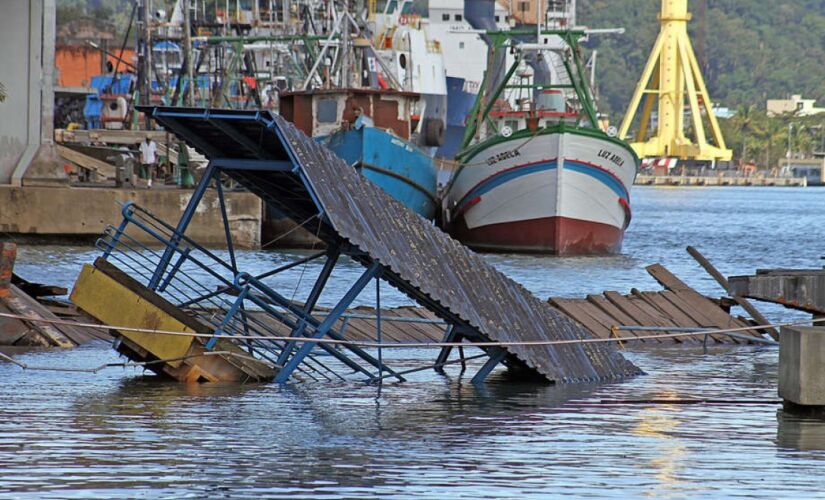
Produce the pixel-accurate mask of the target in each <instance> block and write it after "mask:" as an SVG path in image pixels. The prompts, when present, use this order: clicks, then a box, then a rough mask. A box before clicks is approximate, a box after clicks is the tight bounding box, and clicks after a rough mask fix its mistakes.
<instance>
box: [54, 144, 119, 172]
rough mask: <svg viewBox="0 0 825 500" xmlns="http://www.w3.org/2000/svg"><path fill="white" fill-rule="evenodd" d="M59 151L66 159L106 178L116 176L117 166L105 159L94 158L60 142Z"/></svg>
mask: <svg viewBox="0 0 825 500" xmlns="http://www.w3.org/2000/svg"><path fill="white" fill-rule="evenodd" d="M57 153H58V154H59V155H60V156H61V157H62V158H63V159H64V160H68V161H70V162H72V163H74V164H75V165H77V166H78V167H80V168H84V169H86V170H91V171H92V172H94V173H96V174H97V175H99V176H101V177H103V178H104V179H114V178H115V167H114V166H112V165H110V164H108V163H106V162H105V161H100V160H98V159H97V158H92V157H91V156H89V155H85V154H83V153H81V152H79V151H75V150H74V149H71V148H68V147H66V146H61V145H59V144H58V145H57Z"/></svg>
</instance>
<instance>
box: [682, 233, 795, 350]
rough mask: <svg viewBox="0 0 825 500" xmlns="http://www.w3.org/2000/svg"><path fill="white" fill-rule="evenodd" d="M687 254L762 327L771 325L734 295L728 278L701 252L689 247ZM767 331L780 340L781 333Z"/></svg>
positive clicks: (752, 307) (770, 329)
mask: <svg viewBox="0 0 825 500" xmlns="http://www.w3.org/2000/svg"><path fill="white" fill-rule="evenodd" d="M687 252H688V253H689V254H690V256H691V257H693V258H694V259H695V260H696V262H698V263H699V265H700V266H702V268H704V270H705V271H707V272H708V274H710V275H711V276H712V277H713V279H715V280H716V282H717V283H719V286H721V287H722V288H723V289H724V290H725V292H726V293H727V294H728V296H730V297H731V298H732V299H733V300H734V301H735V302H736V303H737V304H739V305H740V306H742V309H744V310H745V311H746V312H747V313H748V314H750V315H751V317H752V318H753V319H754V320H756V321H757V322H758V323H759V324H761V325H769V324H770V323H771V322H770V321H768V319H767V318H765V316H763V315H762V313H760V312H759V310H758V309H757V308H756V307H754V305H753V304H751V303H750V301H749V300H748V299H746V298H744V297H740V296H739V295H737V294H735V293H733V290H732V288H731V286H730V283H729V282H728V280H727V278H725V277H724V276H723V275H722V273H720V272H719V270H718V269H716V268H715V267H714V266H713V264H711V263H710V261H709V260H708V259H706V258H705V256H704V255H702V254H701V252H699V250H697V249H695V248H694V247H692V246H688V247H687ZM765 331H767V332H768V335H770V336H771V338H773V339H774V340H778V339H779V332H777V331H776V329H775V328H765Z"/></svg>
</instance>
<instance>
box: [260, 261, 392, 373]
mask: <svg viewBox="0 0 825 500" xmlns="http://www.w3.org/2000/svg"><path fill="white" fill-rule="evenodd" d="M381 270H382V268H381V264H379V263H378V262H377V261H375V262H373V263H372V264H370V266H369V267H368V268H367V270H366V271H364V273H363V274H362V275H361V277H360V278H358V280H357V281H356V282H355V284H353V285H352V288H350V289H349V290H348V291H347V293H345V294H344V296H343V297H342V298H341V300H339V301H338V303H337V304H336V305H335V307H333V308H332V311H330V313H329V315H328V316H327V318H326V319H325V320H324V321H323V322H322V323H321V324H320V325H318V328H316V330H315V332H314V333H313V335H312V338H315V339H320V338H321V337H323V336H324V335H326V334H327V333H328V332H329V331H330V329H332V326H333V325H334V324H335V322H336V321H338V318H339V317H340V316H341V315H342V314H343V313H344V311H346V310H347V308H348V307H349V306H350V304H352V301H353V300H355V298H356V297H358V294H360V293H361V291H362V290H363V289H364V287H365V286H367V284H368V283H369V282H370V281H371V280H372V279H373V278H376V277H378V276H380V275H381ZM314 347H315V342H307V343H304V345H302V346H301V348H300V349H298V352H296V353H295V355H294V356H292V358H290V360H289V361H288V362H287V363H286V365H284V367H283V368H282V369H281V370H279V371H278V375H277V376H276V377H275V382H277V383H279V384H283V383H284V382H286V381H287V380H289V376H290V375H291V374H292V372H293V371H295V368H297V367H298V365H300V364H301V362H302V361H303V360H304V358H305V357H306V356H307V355H308V354H309V353H310V352H311V351H312V349H313V348H314Z"/></svg>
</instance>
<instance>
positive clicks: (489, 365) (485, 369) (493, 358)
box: [470, 347, 507, 384]
mask: <svg viewBox="0 0 825 500" xmlns="http://www.w3.org/2000/svg"><path fill="white" fill-rule="evenodd" d="M487 354H488V355H489V356H490V357H489V358H488V359H487V362H486V363H484V366H482V367H481V368H480V369H479V370H478V372H477V373H476V374H475V376H474V377H473V378H472V380H470V382H472V383H473V384H483V383H484V380H485V379H486V378H487V376H488V375H490V372H492V371H493V368H495V367H496V366H498V364H499V363H501V362H502V361H504V358H505V357H507V351H506V350H504V349H502V348H501V347H493V348H492V349H489V350H488V351H487Z"/></svg>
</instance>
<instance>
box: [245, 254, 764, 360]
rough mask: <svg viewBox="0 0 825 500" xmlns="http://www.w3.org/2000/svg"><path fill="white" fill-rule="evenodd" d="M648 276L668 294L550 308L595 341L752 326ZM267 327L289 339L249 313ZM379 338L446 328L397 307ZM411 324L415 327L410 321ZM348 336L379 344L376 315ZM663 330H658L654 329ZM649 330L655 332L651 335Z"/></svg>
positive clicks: (347, 323)
mask: <svg viewBox="0 0 825 500" xmlns="http://www.w3.org/2000/svg"><path fill="white" fill-rule="evenodd" d="M647 270H648V272H649V273H650V274H651V275H652V276H653V277H654V278H655V279H656V280H657V281H659V283H661V284H662V285H663V286H664V287H665V290H661V291H658V292H651V291H639V290H636V289H633V290H631V292H630V293H629V294H626V295H623V294H621V293H619V292H615V291H605V292H603V293H602V294H599V295H593V294H591V295H587V296H586V297H585V298H582V299H574V298H564V297H553V298H551V299H549V302H550V304H551V305H552V306H553V307H555V308H557V309H559V310H560V311H562V312H563V313H565V314H567V315H568V316H570V317H572V318H573V319H575V320H576V321H578V322H579V323H580V324H581V325H582V326H584V327H585V328H587V329H588V330H589V331H590V332H591V333H593V335H595V336H597V337H601V338H609V337H614V336H618V337H620V338H633V337H646V336H650V335H655V334H671V333H674V332H673V331H672V330H669V329H670V328H712V329H724V328H741V327H746V326H750V324H749V323H748V322H747V320H745V319H741V318H736V317H733V316H731V315H730V314H729V313H728V312H727V311H725V310H724V309H723V308H722V307H721V306H720V305H719V304H718V303H716V302H715V301H713V300H711V299H709V298H707V297H705V296H703V295H702V294H700V293H699V292H697V291H696V290H694V289H692V288H691V287H689V286H688V285H687V284H685V283H684V282H682V281H681V280H680V279H678V278H677V277H676V276H674V275H673V274H672V273H671V272H670V271H668V270H667V269H665V268H664V267H663V266H661V265H658V264H656V265H653V266H650V267H648V268H647ZM325 312H326V310H325V309H324V308H316V310H315V314H316V315H318V316H321V317H322V316H323V315H324V313H325ZM251 314H253V315H255V316H256V318H257V319H258V320H259V321H261V322H263V323H265V324H266V325H267V327H268V328H269V329H270V331H271V333H272V334H273V335H289V334H290V331H289V329H288V328H286V327H285V326H284V325H283V324H282V323H279V322H277V321H272V320H271V319H270V318H269V317H268V316H267V315H264V314H259V313H254V312H253V313H251ZM381 318H382V322H381V333H382V337H383V339H384V341H385V342H420V343H426V342H440V341H441V340H443V338H444V333H445V331H446V325H445V324H444V323H443V322H441V321H440V320H439V319H438V317H436V316H435V315H434V314H433V313H431V312H430V311H428V310H426V309H423V308H420V307H397V308H391V309H382V311H381ZM411 320H412V321H411ZM615 326H625V327H627V326H641V327H645V329H644V330H621V331H616V332H615V333H614V332H613V331H612V328H613V327H615ZM336 327H337V328H338V329H339V331H342V330H343V331H342V333H343V334H344V336H345V337H346V338H348V339H352V340H375V339H376V327H375V309H374V308H371V307H358V308H355V309H350V310H348V311H347V313H346V314H345V315H344V319H343V320H339V321H338V323H337V324H336ZM657 327H659V328H661V330H657V329H655V328H657ZM648 328H654V329H653V330H648ZM741 334H742V335H745V336H753V337H758V338H761V337H762V336H761V335H760V334H758V333H756V332H747V331H745V332H741ZM703 340H704V337H703V336H677V337H673V338H668V339H647V340H639V341H634V344H639V345H645V346H652V345H673V344H676V345H680V344H684V345H696V344H700V343H702V342H703ZM708 340H709V342H712V343H717V344H740V343H747V341H745V340H742V339H741V338H740V339H735V338H732V337H730V336H727V335H721V334H719V335H709V339H708Z"/></svg>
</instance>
